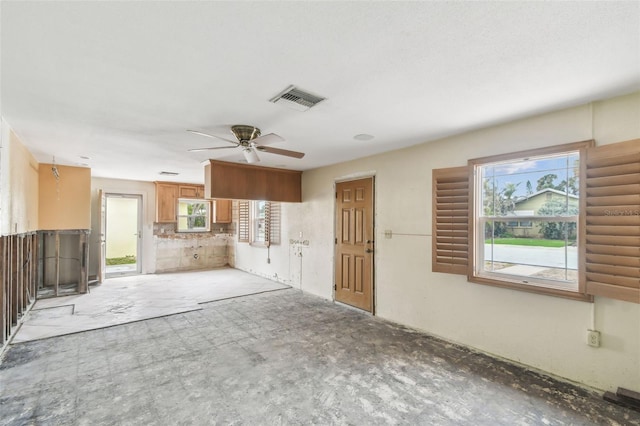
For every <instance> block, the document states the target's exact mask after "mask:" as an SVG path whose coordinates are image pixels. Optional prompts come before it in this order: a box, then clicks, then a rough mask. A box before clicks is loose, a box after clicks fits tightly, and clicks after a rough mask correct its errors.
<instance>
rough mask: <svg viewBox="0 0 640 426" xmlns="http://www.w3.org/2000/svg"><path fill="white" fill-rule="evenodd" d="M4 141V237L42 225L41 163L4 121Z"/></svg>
mask: <svg viewBox="0 0 640 426" xmlns="http://www.w3.org/2000/svg"><path fill="white" fill-rule="evenodd" d="M1 123H2V131H1V135H2V136H1V137H2V139H1V141H0V147H1V149H0V216H1V218H2V219H1V222H0V234H2V235H9V234H20V233H23V232H28V231H35V230H37V229H38V228H39V226H38V162H37V161H36V160H35V158H34V157H33V156H32V155H31V153H30V152H29V151H28V150H27V148H26V147H25V146H24V145H23V144H22V142H21V141H20V139H19V138H18V136H17V135H16V134H15V133H14V132H13V131H12V130H11V128H10V127H9V125H8V124H7V123H6V122H5V121H4V120H2V121H1Z"/></svg>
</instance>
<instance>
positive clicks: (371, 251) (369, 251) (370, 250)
mask: <svg viewBox="0 0 640 426" xmlns="http://www.w3.org/2000/svg"><path fill="white" fill-rule="evenodd" d="M365 252H366V253H373V250H372V249H366V250H365Z"/></svg>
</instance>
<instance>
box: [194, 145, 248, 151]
mask: <svg viewBox="0 0 640 426" xmlns="http://www.w3.org/2000/svg"><path fill="white" fill-rule="evenodd" d="M238 145H239V144H237V145H236V146H213V147H210V148H192V149H188V150H187V151H189V152H199V151H211V150H212V149H229V148H237V147H238Z"/></svg>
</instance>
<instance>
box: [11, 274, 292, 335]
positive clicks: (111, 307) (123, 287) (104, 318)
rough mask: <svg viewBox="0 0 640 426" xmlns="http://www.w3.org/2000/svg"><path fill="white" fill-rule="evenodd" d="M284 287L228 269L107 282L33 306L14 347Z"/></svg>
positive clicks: (145, 276)
mask: <svg viewBox="0 0 640 426" xmlns="http://www.w3.org/2000/svg"><path fill="white" fill-rule="evenodd" d="M283 288H289V286H287V285H284V284H281V283H278V282H275V281H272V280H268V279H266V278H263V277H258V276H256V275H252V274H249V273H247V272H243V271H240V270H238V269H233V268H220V269H214V270H206V271H190V272H176V273H171V274H149V275H132V276H127V277H117V278H109V279H107V280H105V282H104V283H103V284H101V285H99V286H97V287H91V288H90V292H89V293H87V294H76V295H72V296H64V297H54V298H47V299H40V300H38V301H37V302H36V303H35V305H34V306H33V309H31V311H30V312H29V313H28V314H27V316H26V318H25V320H24V323H23V324H22V326H21V327H20V329H19V330H18V332H17V333H16V336H15V337H14V339H13V342H14V343H19V342H26V341H30V340H38V339H44V338H47V337H53V336H62V335H64V334H71V333H77V332H79V331H87V330H95V329H97V328H103V327H109V326H113V325H117V324H125V323H128V322H133V321H140V320H145V319H150V318H157V317H162V316H165V315H171V314H177V313H182V312H188V311H195V310H198V309H201V304H202V303H207V302H211V301H214V300H221V299H227V298H230V297H238V296H245V295H247V294H255V293H261V292H265V291H272V290H280V289H283Z"/></svg>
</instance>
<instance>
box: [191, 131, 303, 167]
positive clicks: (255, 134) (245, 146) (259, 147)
mask: <svg viewBox="0 0 640 426" xmlns="http://www.w3.org/2000/svg"><path fill="white" fill-rule="evenodd" d="M187 132H190V133H193V134H196V135H200V136H206V137H208V138H212V139H220V140H222V141H225V142H229V143H231V144H233V145H234V146H214V147H209V148H194V149H190V150H189V152H196V151H209V150H213V149H228V148H238V147H239V148H241V149H242V154H243V155H244V158H245V159H246V160H247V163H257V162H258V161H260V158H259V157H258V153H257V152H256V151H261V152H268V153H269V154H277V155H284V156H287V157H293V158H302V157H304V153H303V152H296V151H289V150H287V149H280V148H272V147H270V146H266V145H268V144H272V143H276V142H282V141H284V139H283V138H282V137H281V136H278V135H276V134H275V133H268V134H266V135H262V136H261V133H260V129H258V128H257V127H254V126H247V125H244V124H238V125H235V126H231V133H233V135H234V136H235V137H236V139H237V141H233V140H231V139H226V138H222V137H220V136H214V135H210V134H208V133H203V132H198V131H196V130H187Z"/></svg>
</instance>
